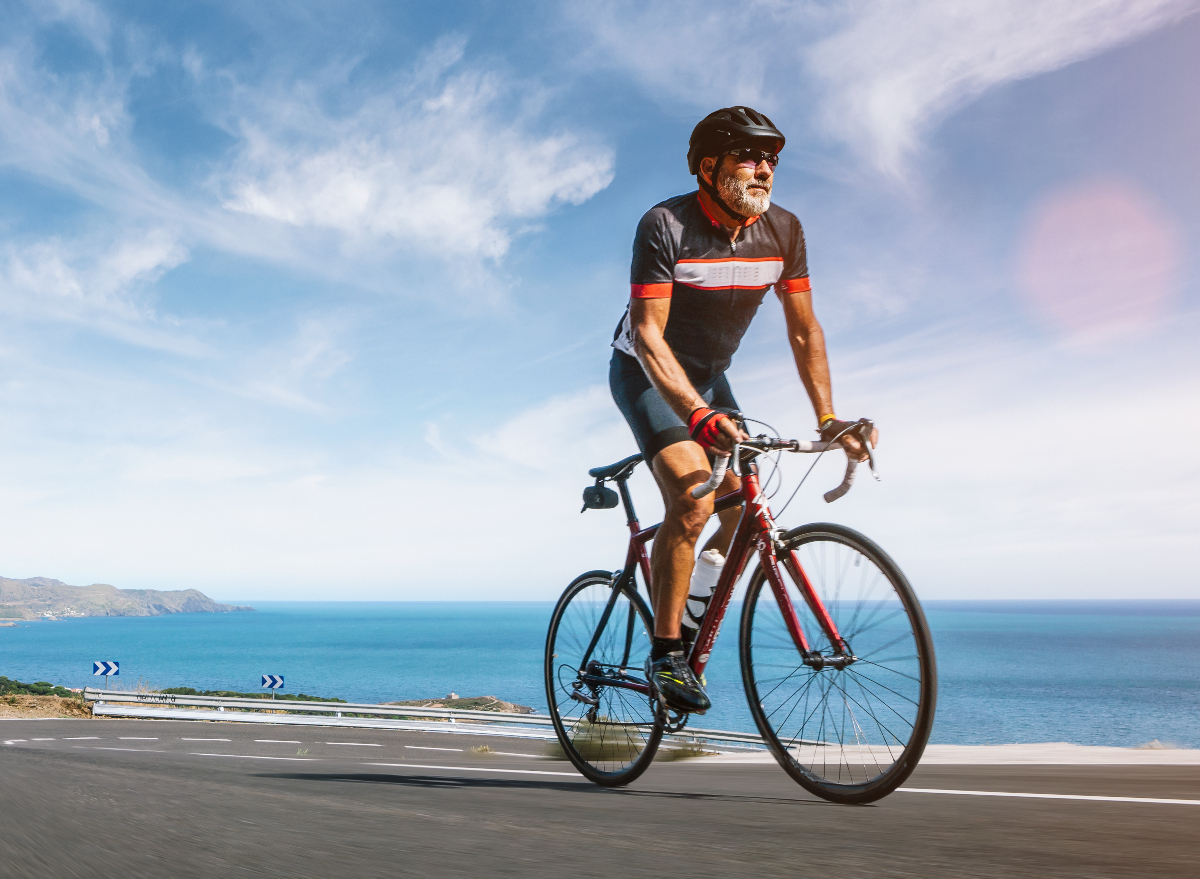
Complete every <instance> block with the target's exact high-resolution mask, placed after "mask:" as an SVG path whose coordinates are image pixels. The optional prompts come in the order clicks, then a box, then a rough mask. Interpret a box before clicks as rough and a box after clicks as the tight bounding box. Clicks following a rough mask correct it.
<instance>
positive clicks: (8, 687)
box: [0, 675, 79, 699]
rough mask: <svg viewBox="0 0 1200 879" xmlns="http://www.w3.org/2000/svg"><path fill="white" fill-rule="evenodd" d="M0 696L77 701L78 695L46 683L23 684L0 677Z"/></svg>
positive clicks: (64, 688)
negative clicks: (56, 697)
mask: <svg viewBox="0 0 1200 879" xmlns="http://www.w3.org/2000/svg"><path fill="white" fill-rule="evenodd" d="M0 696H61V697H62V698H64V699H78V698H79V694H78V693H72V692H71V691H70V690H68V689H67V688H66V687H60V686H58V685H57V684H51V683H48V682H47V681H35V682H34V683H32V684H23V683H21V682H20V681H14V680H11V679H9V678H6V677H4V676H3V675H0Z"/></svg>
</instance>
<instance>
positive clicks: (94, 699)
mask: <svg viewBox="0 0 1200 879" xmlns="http://www.w3.org/2000/svg"><path fill="white" fill-rule="evenodd" d="M83 698H84V700H85V701H87V702H91V703H93V706H103V710H101V711H97V710H96V708H95V707H93V709H92V711H93V713H95V714H104V715H108V716H120V715H121V714H123V713H124V714H125V715H126V716H133V717H136V716H141V717H150V716H157V717H159V718H161V719H175V720H181V719H187V718H186V715H187V714H188V713H191V712H190V711H188V710H187V709H193V710H194V709H208V710H207V711H196V715H197V716H196V718H195V719H197V720H217V719H219V720H227V721H238V720H249V719H250V718H249V717H247V716H246V715H256V716H255V717H254V720H256V721H266V720H267V718H266V717H264V716H263V715H268V714H273V715H275V717H277V718H279V722H284V723H286V722H289V721H291V722H296V721H298V720H299V719H300V718H298V717H297V718H294V719H292V718H284V717H283V716H281V714H280V713H281V712H282V713H283V714H290V715H303V714H307V715H313V714H317V715H324V716H325V717H326V718H327V719H328V720H329V721H330V722H333V721H334V720H336V719H340V721H341V722H340V723H338V724H337V725H339V726H344V725H349V724H348V723H347V721H351V720H353V719H354V718H365V719H368V720H372V719H378V720H386V719H388V718H395V719H398V720H408V719H422V718H423V719H433V720H440V721H442V722H443V723H447V724H456V725H457V724H458V723H459V722H460V721H467V722H468V724H470V725H471V726H472V729H473V731H474V730H478V731H479V732H480V733H481V734H484V735H486V734H487V728H488V727H491V728H493V729H496V730H500V729H512V728H514V727H525V728H539V729H541V730H543V731H545V732H547V733H549V732H551V730H550V729H547V728H548V727H549V728H552V727H553V725H554V722H553V720H551V718H550V716H549V715H547V714H513V713H508V712H502V711H468V710H464V709H459V708H419V707H416V706H408V705H371V704H365V703H357V702H301V701H297V700H292V699H245V698H223V697H220V696H178V695H175V694H173V693H123V692H119V691H114V690H94V689H92V688H91V687H87V688H85V689H84V691H83ZM123 706H128V707H127V708H123ZM139 707H140V710H139ZM175 708H181V709H185V710H182V711H171V712H170V713H169V714H168V713H167V712H165V711H154V713H153V714H151V713H150V711H149V710H147V709H150V710H153V709H175ZM216 712H221V713H222V714H223V715H225V716H222V717H219V718H217V717H214V716H213V715H214V714H215V713H216ZM238 715H242V716H241V717H239V716H238ZM346 715H351V717H347V716H346ZM306 719H307V718H306ZM267 722H270V721H267ZM311 722H316V723H320V722H321V720H320V719H319V718H312V719H311ZM476 724H478V726H476ZM447 731H449V729H447ZM456 731H457V730H456ZM462 731H464V732H465V731H466V730H462ZM551 737H552V736H546V738H551ZM664 738H668V739H670V740H672V741H675V742H681V743H686V744H696V745H699V744H705V743H709V742H725V743H729V744H732V745H735V746H741V747H743V748H744V747H747V746H750V747H754V748H762V747H764V745H763V740H762V737H761V736H759V735H758V734H757V733H743V732H733V731H730V730H718V729H699V728H685V729H683V730H681V731H680V732H678V733H673V734H669V735H667V736H665V737H664Z"/></svg>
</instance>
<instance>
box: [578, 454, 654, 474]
mask: <svg viewBox="0 0 1200 879" xmlns="http://www.w3.org/2000/svg"><path fill="white" fill-rule="evenodd" d="M640 463H642V456H641V455H640V454H638V455H630V456H629V457H628V458H623V459H622V460H620V461H618V462H617V463H615V464H609V465H608V466H607V467H593V468H592V469H591V470H589V471H588V476H594V477H596V478H597V479H624V478H625V477H626V476H628V475H629V474H630V473H632V472H633V468H634V467H636V466H637V465H638V464H640Z"/></svg>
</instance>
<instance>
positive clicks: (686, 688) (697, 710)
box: [646, 651, 712, 714]
mask: <svg viewBox="0 0 1200 879" xmlns="http://www.w3.org/2000/svg"><path fill="white" fill-rule="evenodd" d="M646 678H647V679H648V680H649V681H650V686H652V687H653V688H654V689H655V691H656V692H657V693H658V695H659V696H660V697H661V698H662V700H663V701H664V702H666V703H667V706H668V707H670V708H674V709H675V710H676V711H685V712H688V713H690V714H703V713H704V712H705V711H707V710H708V709H709V708H712V701H711V700H710V699H709V698H708V694H707V693H706V692H704V687H702V686H700V682H699V681H698V680H696V676H695V675H694V674H692V670H691V668H690V667H689V666H688V664H687V660H686V659H684V657H683V653H682V652H678V651H676V652H674V653H668V654H667V655H666V656H664V657H662V658H661V659H659V660H657V661H655V660H652V659H650V657H646Z"/></svg>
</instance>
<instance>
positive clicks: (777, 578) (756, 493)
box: [589, 470, 849, 677]
mask: <svg viewBox="0 0 1200 879" xmlns="http://www.w3.org/2000/svg"><path fill="white" fill-rule="evenodd" d="M618 488H619V489H620V491H621V497H622V500H623V501H624V502H625V509H626V511H627V513H628V520H629V521H628V524H629V531H630V539H629V550H628V552H627V554H626V556H625V571H626V573H627V574H628V575H630V576H631V575H632V571H633V570H634V566H635V565H636V566H637V567H639V568H640V569H641V572H642V577H643V578H644V579H645V581H646V590H647V592H650V593H651V595H653V591H652V590H653V586H652V585H651V577H650V556H649V554H648V553H647V552H646V543H647V542H649V541H650V540H651V539H653V537H654V535H655V534H657V533H658V528H659V526H658V525H653V526H651V527H650V528H645V529H643V528H642V527H641V526H640V525H639V524H638V521H637V518H636V516H635V514H634V513H633V504H632V502H631V500H630V497H629V493H628V489H627V488H626V486H625V480H624V479H621V480H619V481H618ZM739 506H740V507H741V508H742V515H741V518H740V519H739V520H738V525H737V530H736V531H735V532H734V535H733V542H732V543H731V544H730V547H729V553H728V554H727V557H726V560H725V567H724V568H723V569H722V571H721V576H720V578H719V579H718V580H717V585H716V588H715V589H714V590H713V597H712V600H711V601H710V602H709V606H708V611H707V612H706V613H705V614H704V620H703V621H702V622H701V624H700V631H699V632H698V633H697V635H696V646H695V647H694V648H693V649H692V655H691V656H690V657H689V660H688V664H689V665H690V666H691V667H692V671H693V672H695V674H696V676H697V677H699V676H700V675H701V674H702V673H703V672H704V668H705V666H706V665H708V659H709V656H711V655H712V648H713V644H714V643H715V642H716V640H717V635H718V634H719V633H720V631H721V623H722V622H723V621H724V619H725V612H726V611H727V610H728V609H729V602H730V601H731V600H732V598H733V589H734V586H735V585H736V584H737V582H738V580H739V579H740V578H741V576H742V573H743V572H744V571H745V569H746V565H747V563H748V562H749V561H750V557H751V555H752V554H753V552H754V550H755V549H757V550H758V556H759V562H760V564H761V565H762V569H763V573H764V574H765V575H766V578H767V582H768V583H770V584H771V591H772V592H773V593H774V594H775V600H776V602H778V604H779V610H780V611H781V612H782V613H783V620H784V624H785V625H786V626H787V630H788V632H789V633H791V636H792V640H793V641H794V642H795V644H796V648H797V649H798V650H800V651H801V653H802V654H803V655H805V656H808V655H809V654H810V653H811V652H812V651H811V648H810V647H809V643H808V639H807V638H806V637H805V635H804V630H803V629H802V628H801V626H800V619H799V617H798V616H797V615H796V608H795V606H794V605H793V604H792V599H791V596H790V595H788V591H787V586H786V584H785V583H784V580H783V577H782V576H781V575H780V573H779V562H782V563H783V566H784V567H785V568H786V569H787V571H788V573H790V574H791V576H792V578H793V579H794V580H795V581H796V585H797V587H798V588H799V590H800V594H801V596H802V597H803V598H804V602H805V604H807V605H808V607H809V609H810V610H811V611H812V613H813V616H815V617H816V619H817V623H818V624H819V625H820V627H821V630H822V631H823V632H824V633H825V636H826V637H827V638H828V639H829V643H830V644H832V645H833V646H834V650H835V651H836V653H837V654H838V655H842V654H845V653H847V652H848V650H849V648H848V647H847V645H846V642H845V641H843V640H842V636H841V635H840V634H838V630H837V626H836V625H835V624H834V622H833V618H832V617H830V615H829V611H828V610H827V609H826V608H825V605H824V603H823V602H822V601H821V598H820V596H819V595H817V592H816V590H815V589H814V588H813V585H812V582H811V581H810V580H809V579H808V575H807V574H806V573H805V572H804V568H803V567H802V566H801V565H800V560H799V559H798V558H797V557H796V553H794V552H792V551H791V550H783V547H782V546H781V545H780V544H779V543H778V542H777V535H778V529H777V528H776V526H775V520H774V518H772V516H771V510H770V508H769V507H768V506H767V499H766V498H765V497H764V496H763V493H762V487H761V486H760V485H759V481H758V473H757V471H755V470H751V472H748V473H746V474H745V475H744V476H742V487H741V488H740V489H738V490H737V491H734V492H730V493H729V494H727V495H723V496H722V497H719V498H717V500H716V503H715V504H714V512H718V513H719V512H721V511H723V510H728V509H731V508H733V507H739ZM777 551H778V552H779V555H778V556H777ZM780 556H781V557H780ZM589 652H590V651H589Z"/></svg>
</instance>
